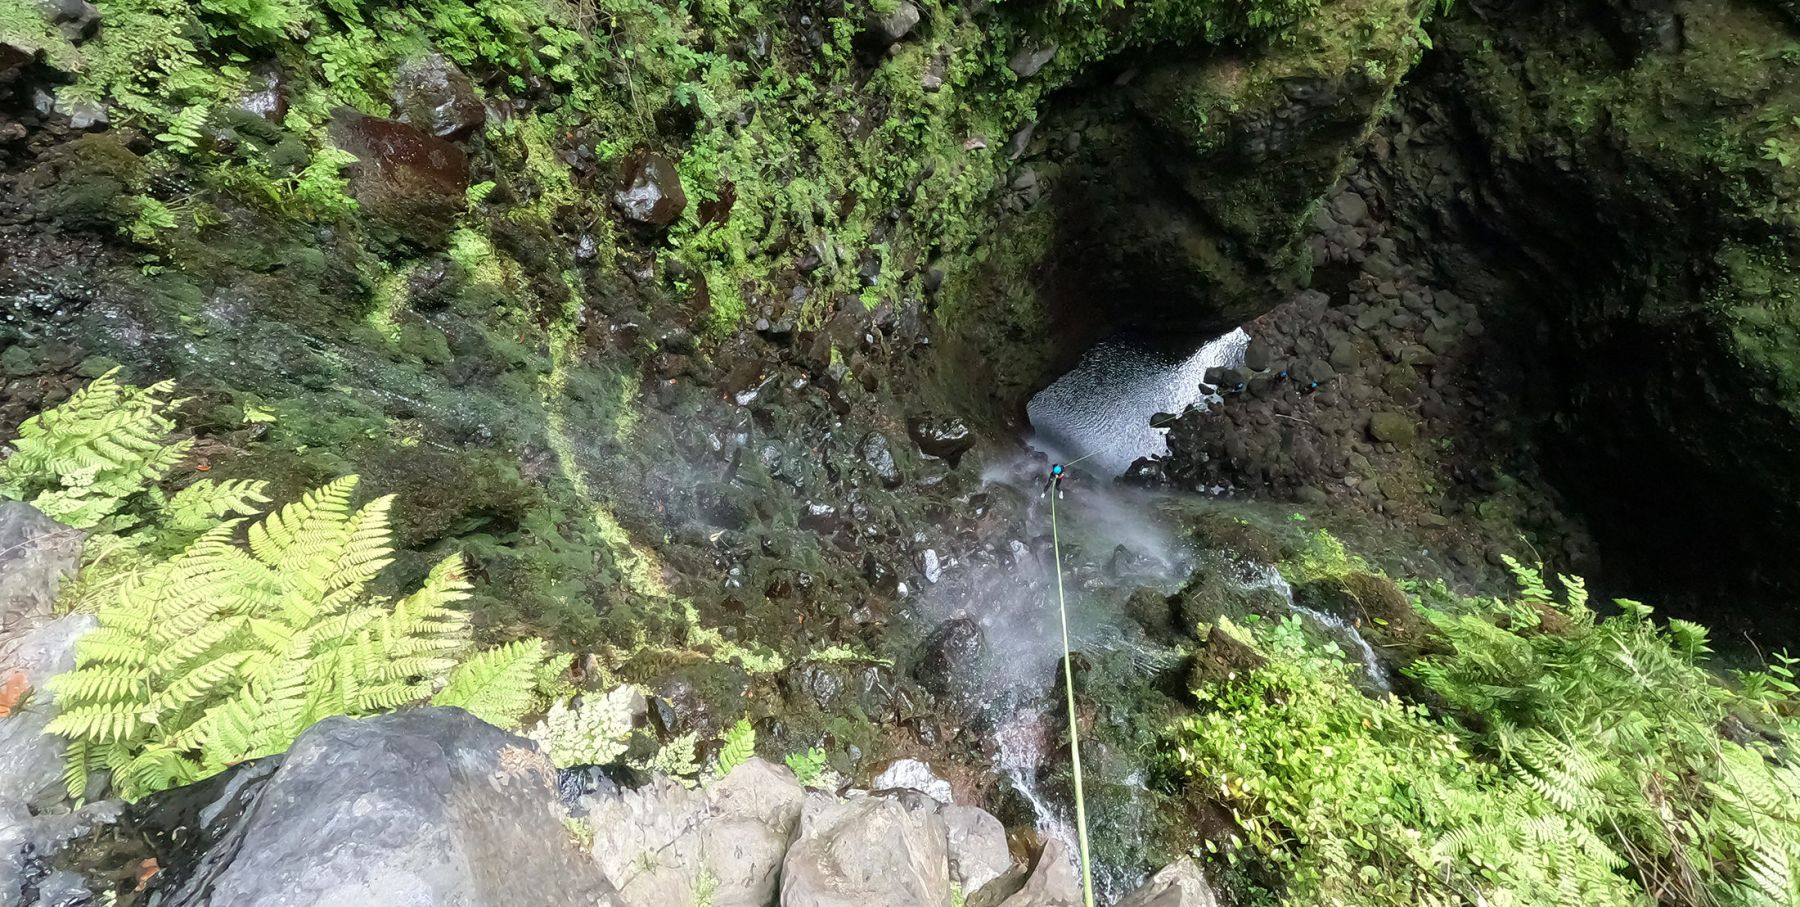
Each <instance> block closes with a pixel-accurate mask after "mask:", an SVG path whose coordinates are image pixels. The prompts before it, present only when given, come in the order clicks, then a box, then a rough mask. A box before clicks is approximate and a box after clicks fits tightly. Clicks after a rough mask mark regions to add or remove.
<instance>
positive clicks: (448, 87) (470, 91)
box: [394, 53, 487, 142]
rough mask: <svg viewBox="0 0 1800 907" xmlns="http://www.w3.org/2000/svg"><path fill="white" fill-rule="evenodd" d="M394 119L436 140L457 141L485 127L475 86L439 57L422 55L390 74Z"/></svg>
mask: <svg viewBox="0 0 1800 907" xmlns="http://www.w3.org/2000/svg"><path fill="white" fill-rule="evenodd" d="M394 110H395V111H396V112H397V113H398V116H396V117H395V119H397V120H399V121H400V122H402V123H406V124H407V125H409V126H414V127H417V128H419V129H422V130H424V131H426V132H429V133H431V134H432V135H434V136H436V137H438V138H440V139H448V140H450V141H453V142H455V141H461V140H463V139H466V138H468V137H469V136H472V135H474V134H475V133H476V131H477V130H479V129H481V127H482V126H484V125H486V124H487V106H486V105H484V104H483V103H482V101H481V94H480V93H479V92H477V91H476V90H475V83H473V82H471V81H469V77H468V76H466V75H463V72H462V70H460V69H458V68H456V64H455V63H452V62H450V61H449V60H448V59H445V57H444V55H443V54H435V53H433V54H422V55H420V56H417V57H413V58H412V59H410V60H407V61H406V62H404V63H402V64H400V68H399V70H398V71H396V72H395V73H394Z"/></svg>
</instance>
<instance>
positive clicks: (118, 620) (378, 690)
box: [48, 477, 544, 799]
mask: <svg viewBox="0 0 1800 907" xmlns="http://www.w3.org/2000/svg"><path fill="white" fill-rule="evenodd" d="M355 487H356V479H355V478H354V477H349V478H344V479H340V480H338V481H336V482H332V483H331V484H329V485H326V486H324V487H323V488H320V489H318V490H316V491H314V492H312V493H310V494H307V495H306V496H305V497H304V498H302V499H301V500H300V501H299V502H297V503H294V504H290V505H288V506H286V507H283V508H281V509H280V510H278V511H276V512H275V513H272V514H270V515H269V516H268V517H267V518H265V519H263V520H261V521H260V522H257V523H254V524H252V525H250V526H249V527H248V531H247V533H245V535H246V536H247V539H248V548H247V549H246V547H245V546H243V545H241V544H239V543H238V541H237V538H238V535H239V532H240V530H241V529H242V528H243V527H242V525H241V524H242V521H241V520H232V521H227V522H224V523H220V524H218V525H217V526H216V527H215V528H213V529H212V530H210V531H208V532H206V533H205V534H203V535H201V536H200V537H199V538H198V539H197V540H195V541H194V542H193V543H192V544H191V545H189V546H188V547H187V548H186V549H185V550H183V551H182V552H181V553H179V554H177V555H175V556H174V557H172V558H169V559H168V560H166V561H163V562H160V563H158V564H156V565H155V566H154V567H152V568H150V569H149V570H148V571H146V572H144V573H142V574H140V575H137V576H135V577H133V578H131V579H130V580H129V581H127V582H124V583H122V584H120V585H119V587H118V588H117V589H116V591H114V592H113V593H112V594H111V595H110V596H108V597H107V598H106V599H104V600H103V602H102V603H101V605H100V607H99V609H98V614H97V616H98V619H99V626H98V627H97V628H96V629H95V630H94V631H92V632H91V633H89V634H88V635H87V636H85V637H83V638H82V640H81V641H80V642H79V643H78V644H77V647H76V669H75V670H74V671H72V672H70V673H68V674H64V675H62V676H60V677H57V678H54V679H52V680H51V681H50V687H51V689H52V690H53V691H54V692H55V693H56V694H57V698H58V701H59V703H60V704H61V712H60V714H59V715H58V716H57V717H56V718H55V719H54V720H53V721H52V722H51V724H50V726H49V728H48V731H49V732H50V733H55V734H60V735H62V736H64V737H67V738H68V739H69V741H70V744H71V746H70V760H71V769H70V780H71V784H72V787H73V786H74V784H76V783H78V782H80V781H81V780H82V779H83V778H84V777H85V775H86V773H87V771H89V770H99V769H104V770H109V771H111V773H112V776H113V780H114V783H115V785H116V786H117V789H118V790H119V792H120V793H121V794H122V795H123V796H125V797H126V798H128V799H134V798H137V797H140V796H143V795H144V794H147V793H150V792H153V791H156V790H160V789H163V788H166V787H170V786H173V785H177V784H182V783H187V782H189V781H193V780H196V779H199V778H203V777H206V776H207V775H210V774H213V773H215V772H218V771H221V770H223V769H224V768H226V767H228V766H230V765H232V764H235V763H237V762H241V761H244V760H246V759H253V758H256V757H259V756H264V755H268V754H271V753H276V752H280V751H282V750H284V749H286V748H287V746H288V745H289V744H290V743H292V742H293V740H294V738H295V737H296V736H298V735H299V733H300V732H301V731H302V730H304V729H305V728H306V727H308V726H309V725H311V724H312V723H314V722H316V721H318V720H319V719H321V718H324V717H327V716H330V715H365V714H371V713H374V712H378V711H381V710H384V709H391V708H394V707H396V706H400V705H404V704H408V703H412V702H418V701H421V700H423V699H425V698H427V697H428V696H430V695H431V694H432V692H433V690H434V689H437V688H438V687H440V686H443V685H444V684H446V683H447V684H448V686H446V687H444V693H443V694H441V696H442V698H444V699H446V700H455V701H456V704H462V705H466V706H468V707H469V708H471V709H472V710H474V711H476V712H477V714H481V715H483V716H484V717H489V718H491V719H494V720H508V719H516V717H517V713H518V712H521V711H523V710H524V708H526V707H528V706H529V704H530V703H529V700H528V698H527V697H528V696H529V694H530V691H531V690H532V689H533V688H534V684H535V682H536V680H537V676H538V670H539V668H540V666H541V664H542V663H543V661H544V653H543V647H542V644H541V643H536V644H535V646H534V645H533V644H520V645H515V646H511V647H507V648H504V649H500V650H496V651H494V652H489V653H483V654H481V655H477V656H475V658H474V659H473V660H471V661H469V663H468V664H467V665H465V666H463V667H462V668H458V665H459V664H460V663H462V661H463V660H464V659H465V658H466V657H467V656H468V654H469V642H468V631H467V618H466V616H465V615H464V614H462V613H461V612H459V611H457V610H455V609H454V607H453V606H454V605H455V604H456V603H457V602H458V601H461V600H462V599H464V598H466V597H467V595H468V589H469V586H468V582H467V581H466V580H465V579H464V576H463V568H462V564H461V561H460V559H459V558H457V557H454V556H453V557H450V558H448V559H446V560H444V561H442V562H441V563H439V564H438V565H437V567H436V568H434V569H433V570H432V571H431V573H430V575H429V576H428V577H427V578H426V580H425V582H424V583H423V584H422V585H421V586H420V588H419V589H418V590H416V591H414V592H413V593H412V594H410V595H407V596H405V597H404V598H401V599H399V600H390V599H387V598H383V597H380V596H375V595H373V594H371V593H370V591H369V584H370V582H371V581H372V580H373V579H374V578H375V577H376V575H377V574H378V573H380V572H381V570H382V569H383V568H384V567H386V566H387V565H388V564H389V563H390V562H391V560H392V551H393V548H392V540H391V535H390V531H389V526H388V511H389V508H390V506H391V504H392V500H391V499H390V498H380V499H377V500H375V501H373V502H371V503H369V504H368V505H366V506H364V507H362V508H360V509H357V508H353V507H352V506H351V499H352V495H353V493H354V491H355Z"/></svg>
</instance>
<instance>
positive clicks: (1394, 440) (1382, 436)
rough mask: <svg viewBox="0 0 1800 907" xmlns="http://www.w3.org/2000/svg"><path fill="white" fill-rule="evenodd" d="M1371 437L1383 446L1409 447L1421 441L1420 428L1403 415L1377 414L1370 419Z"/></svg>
mask: <svg viewBox="0 0 1800 907" xmlns="http://www.w3.org/2000/svg"><path fill="white" fill-rule="evenodd" d="M1369 437H1371V438H1373V439H1375V440H1376V441H1380V442H1381V443H1383V444H1393V445H1395V446H1397V447H1407V446H1409V445H1411V444H1412V443H1413V442H1414V441H1417V440H1418V439H1419V427H1418V426H1417V425H1414V424H1413V421H1412V420H1411V419H1409V418H1407V417H1406V415H1404V414H1402V413H1395V412H1383V413H1376V414H1374V415H1373V416H1370V417H1369Z"/></svg>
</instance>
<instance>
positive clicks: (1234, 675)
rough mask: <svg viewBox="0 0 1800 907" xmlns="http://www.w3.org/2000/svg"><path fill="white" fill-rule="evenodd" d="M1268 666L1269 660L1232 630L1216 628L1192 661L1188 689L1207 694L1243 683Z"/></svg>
mask: <svg viewBox="0 0 1800 907" xmlns="http://www.w3.org/2000/svg"><path fill="white" fill-rule="evenodd" d="M1268 664H1269V660H1268V659H1267V658H1266V657H1264V656H1263V654H1262V653H1261V652H1258V651H1256V647H1255V646H1252V645H1251V644H1249V643H1247V642H1245V641H1243V640H1241V639H1239V638H1238V637H1237V636H1236V635H1235V634H1234V633H1232V632H1231V631H1229V630H1225V629H1222V628H1220V627H1213V628H1211V629H1210V630H1209V631H1208V632H1207V634H1206V638H1205V639H1204V640H1203V641H1202V642H1201V643H1200V645H1199V647H1197V648H1196V649H1195V650H1194V654H1193V656H1192V657H1191V658H1190V659H1189V661H1188V670H1187V681H1188V689H1189V690H1190V691H1192V690H1204V689H1206V688H1208V687H1212V686H1218V685H1221V684H1227V683H1231V682H1234V681H1237V680H1241V679H1243V677H1244V676H1246V675H1248V674H1250V673H1251V672H1253V671H1257V670H1259V669H1261V668H1264V667H1267V666H1268Z"/></svg>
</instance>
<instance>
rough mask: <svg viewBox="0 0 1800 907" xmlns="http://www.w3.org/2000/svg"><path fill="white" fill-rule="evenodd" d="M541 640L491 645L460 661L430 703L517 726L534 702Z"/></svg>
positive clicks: (505, 724) (543, 655) (542, 657)
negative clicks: (497, 646)
mask: <svg viewBox="0 0 1800 907" xmlns="http://www.w3.org/2000/svg"><path fill="white" fill-rule="evenodd" d="M544 657H545V652H544V641H543V640H541V639H524V640H519V641H518V642H513V643H508V644H507V645H504V646H501V647H500V648H498V649H490V650H488V651H486V652H483V653H481V654H479V655H477V656H475V657H474V658H471V659H469V660H468V661H467V662H464V663H463V664H461V665H459V666H458V667H457V668H456V670H455V671H452V672H451V674H450V682H449V684H448V685H446V686H445V687H444V689H443V690H441V691H440V692H439V693H438V694H437V695H436V696H433V697H432V698H431V704H432V705H445V706H456V707H459V708H462V709H466V710H467V711H468V712H469V713H470V714H472V715H474V716H475V717H477V718H480V719H481V720H483V721H486V722H488V723H489V724H495V725H499V726H500V727H506V728H510V727H517V726H518V723H519V719H520V718H521V717H523V716H524V714H525V713H526V712H528V711H530V710H531V709H532V708H533V707H534V706H535V705H536V704H537V695H536V686H537V685H536V680H537V670H538V667H539V666H540V665H541V664H543V662H544Z"/></svg>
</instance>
